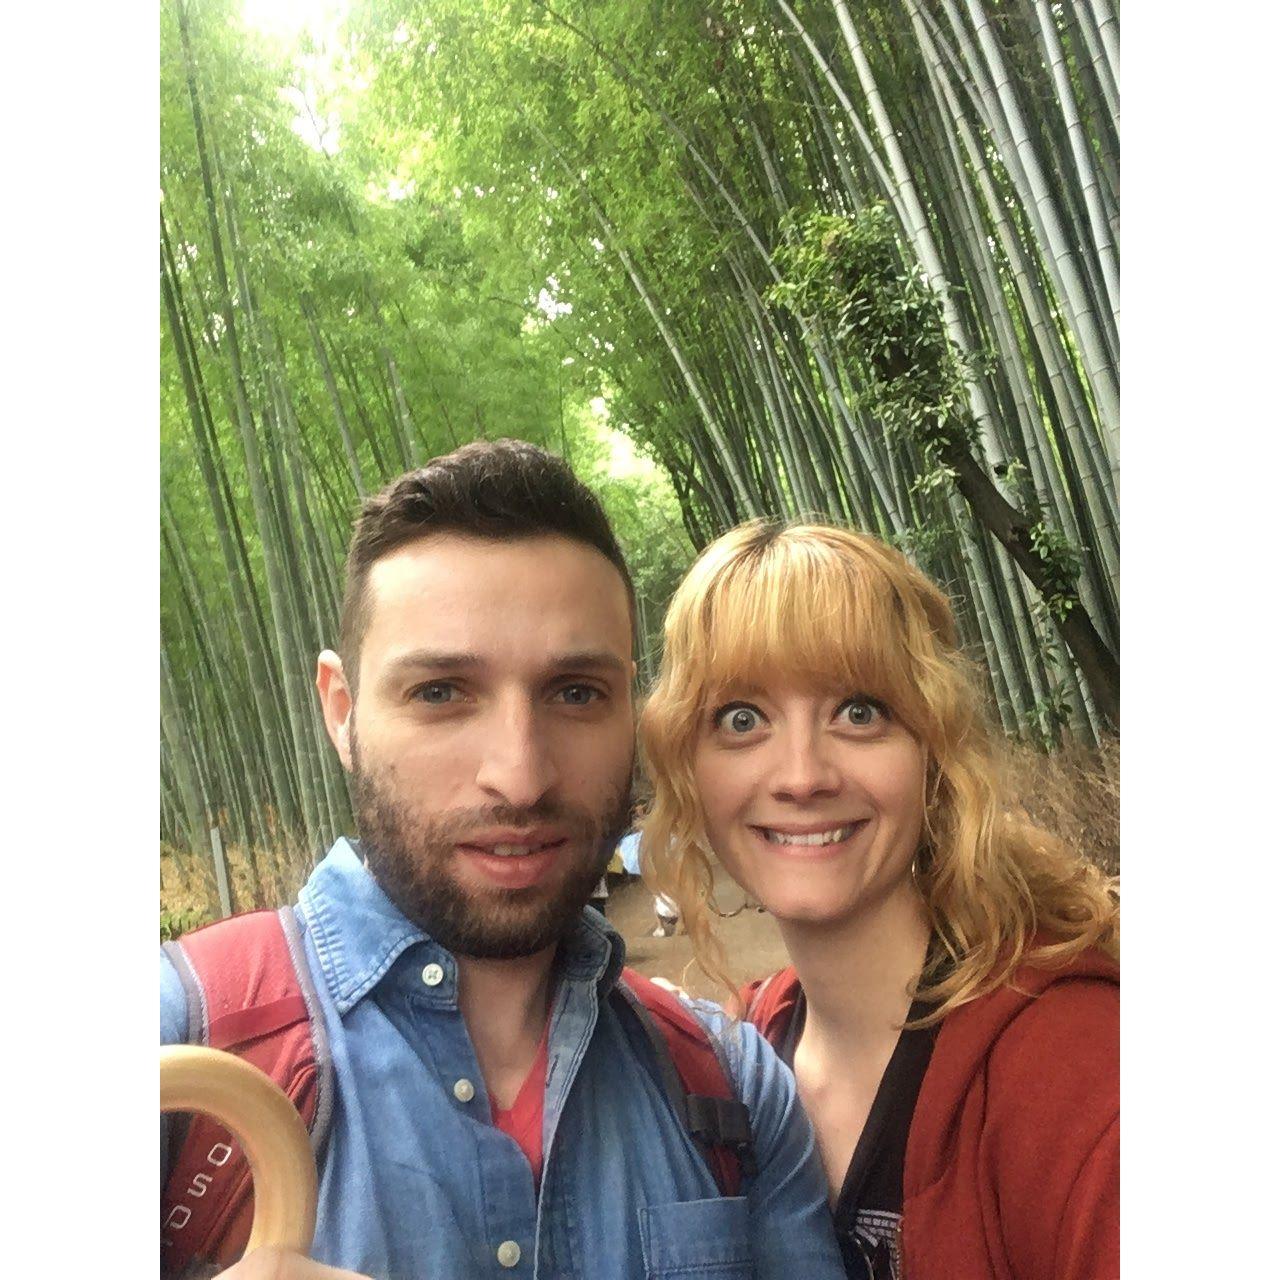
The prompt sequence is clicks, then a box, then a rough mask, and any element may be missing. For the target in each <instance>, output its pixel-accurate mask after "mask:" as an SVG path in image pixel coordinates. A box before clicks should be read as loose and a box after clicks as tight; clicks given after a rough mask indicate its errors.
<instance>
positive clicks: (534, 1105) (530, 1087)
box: [489, 1018, 551, 1186]
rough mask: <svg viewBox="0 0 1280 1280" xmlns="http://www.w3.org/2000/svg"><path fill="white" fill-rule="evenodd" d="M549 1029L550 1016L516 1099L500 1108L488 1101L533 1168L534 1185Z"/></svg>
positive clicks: (538, 1165)
mask: <svg viewBox="0 0 1280 1280" xmlns="http://www.w3.org/2000/svg"><path fill="white" fill-rule="evenodd" d="M550 1032H551V1019H550V1018H548V1019H547V1025H546V1026H545V1027H544V1028H543V1030H542V1040H541V1042H540V1043H539V1044H538V1052H537V1053H536V1054H535V1055H534V1058H533V1066H531V1067H530V1068H529V1074H528V1075H527V1076H525V1078H524V1084H522V1085H521V1086H520V1092H519V1093H517V1094H516V1100H515V1101H514V1102H513V1103H512V1104H511V1105H510V1106H509V1107H508V1108H506V1110H503V1109H502V1108H501V1107H499V1106H498V1104H497V1103H496V1102H493V1101H492V1100H490V1104H489V1105H490V1108H491V1110H492V1111H493V1123H494V1124H495V1125H496V1126H497V1127H498V1128H499V1129H501V1130H502V1132H503V1133H505V1134H506V1135H507V1136H508V1137H509V1138H514V1139H515V1140H516V1142H517V1143H519V1144H520V1150H521V1151H523V1152H524V1154H525V1158H526V1159H527V1160H528V1161H529V1166H530V1168H532V1170H533V1182H534V1185H535V1186H536V1185H537V1184H538V1182H539V1181H540V1179H541V1178H542V1095H543V1093H544V1092H545V1091H546V1087H547V1040H548V1037H549V1035H550Z"/></svg>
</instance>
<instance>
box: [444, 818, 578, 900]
mask: <svg viewBox="0 0 1280 1280" xmlns="http://www.w3.org/2000/svg"><path fill="white" fill-rule="evenodd" d="M568 843H569V836H568V834H567V833H566V832H565V831H563V830H561V831H555V830H551V829H544V830H541V831H484V832H475V833H472V834H471V835H470V836H468V838H467V839H466V840H460V841H458V843H457V845H456V846H455V848H456V849H457V851H458V853H460V854H461V855H462V856H463V857H464V858H465V859H466V862H467V864H468V865H469V866H471V867H472V868H473V869H474V871H475V872H477V873H478V874H479V875H480V876H481V877H482V879H484V880H485V881H487V882H489V883H490V884H493V885H495V886H498V887H500V888H504V889H527V888H530V887H531V886H533V885H535V884H537V883H539V882H540V881H541V880H543V878H544V877H546V876H548V875H550V874H551V872H552V869H553V868H554V867H556V866H558V865H559V864H560V861H561V858H560V854H561V852H562V851H563V850H564V849H565V848H566V847H567V846H568Z"/></svg>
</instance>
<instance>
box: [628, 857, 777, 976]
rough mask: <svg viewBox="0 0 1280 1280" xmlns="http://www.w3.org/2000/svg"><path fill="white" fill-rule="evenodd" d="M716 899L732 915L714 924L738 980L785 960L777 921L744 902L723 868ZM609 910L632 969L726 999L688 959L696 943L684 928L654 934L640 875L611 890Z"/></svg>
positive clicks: (649, 904)
mask: <svg viewBox="0 0 1280 1280" xmlns="http://www.w3.org/2000/svg"><path fill="white" fill-rule="evenodd" d="M715 899H716V904H717V906H718V907H719V910H720V911H721V912H723V913H725V915H726V916H728V917H729V918H727V919H721V920H718V921H717V922H716V924H717V932H718V934H719V935H720V938H721V940H722V941H723V942H724V944H725V949H726V951H727V952H728V954H729V968H730V971H731V973H732V974H733V976H734V978H735V979H738V980H739V981H746V980H747V979H749V978H759V977H763V976H764V975H765V974H766V973H772V972H773V971H774V970H775V969H780V968H781V967H782V966H783V965H785V964H786V962H787V953H786V951H785V950H784V949H783V946H782V939H781V938H780V937H779V936H778V930H777V926H776V925H775V924H774V923H773V920H772V919H771V918H770V917H769V916H768V915H766V914H765V913H764V912H763V911H759V910H756V909H755V908H754V907H750V906H746V905H745V899H744V895H743V892H742V890H741V889H739V888H738V886H737V885H736V884H734V883H733V881H732V880H730V879H729V877H728V876H727V875H725V874H724V873H723V872H722V871H719V869H717V873H716V882H715ZM605 914H606V915H607V916H608V918H609V922H610V923H611V924H612V925H613V927H614V928H615V929H617V931H618V932H619V933H620V934H622V936H623V938H624V939H625V940H626V944H627V963H628V964H629V965H631V966H632V968H634V969H638V970H639V971H640V972H641V973H643V974H645V975H647V976H648V977H651V978H653V977H658V978H666V979H667V980H668V981H670V982H675V983H677V984H679V985H681V986H683V987H684V988H685V989H686V990H687V991H689V992H690V993H691V994H693V995H700V996H707V997H709V998H711V999H714V1000H720V999H722V994H721V993H720V992H717V991H716V990H714V988H713V986H712V984H711V983H710V982H709V981H708V980H707V978H706V977H704V976H703V974H702V973H701V971H700V970H699V969H698V968H697V967H696V966H695V965H690V964H689V962H690V960H691V959H692V958H693V948H692V947H691V946H690V945H689V938H688V936H687V935H686V934H685V933H684V932H683V931H680V932H677V933H676V934H675V935H674V936H673V937H670V938H655V937H653V936H652V934H653V929H654V924H655V921H654V916H653V894H651V893H650V892H649V891H648V890H647V889H646V888H645V887H644V885H643V884H642V883H641V882H640V881H639V880H629V881H628V882H627V883H626V884H623V885H620V886H618V887H617V888H615V889H613V890H612V891H611V892H610V894H609V903H608V906H607V908H606V911H605ZM686 966H687V971H686Z"/></svg>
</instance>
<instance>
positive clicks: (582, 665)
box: [548, 649, 631, 675]
mask: <svg viewBox="0 0 1280 1280" xmlns="http://www.w3.org/2000/svg"><path fill="white" fill-rule="evenodd" d="M548 666H549V667H550V669H551V670H553V671H608V672H614V673H616V674H619V675H629V674H630V672H631V664H630V662H627V661H624V660H623V659H622V658H620V657H619V656H618V655H617V654H616V653H613V652H611V651H610V650H608V649H584V650H582V651H581V652H578V653H565V654H562V655H560V656H559V657H558V658H553V659H552V660H551V662H550V663H549V664H548Z"/></svg>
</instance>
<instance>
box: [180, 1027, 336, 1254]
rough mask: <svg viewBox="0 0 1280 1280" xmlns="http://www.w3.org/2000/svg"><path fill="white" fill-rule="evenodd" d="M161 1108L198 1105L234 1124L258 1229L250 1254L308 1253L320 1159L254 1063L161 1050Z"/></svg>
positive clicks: (202, 1051)
mask: <svg viewBox="0 0 1280 1280" xmlns="http://www.w3.org/2000/svg"><path fill="white" fill-rule="evenodd" d="M160 1110H161V1111H199V1112H202V1113H204V1114H205V1115H210V1116H212V1117H213V1118H214V1119H215V1120H217V1121H218V1123H219V1124H222V1125H225V1126H226V1128H228V1129H230V1130H231V1132H232V1133H233V1134H235V1136H236V1138H237V1139H239V1142H240V1145H241V1146H242V1147H243V1148H244V1153H245V1155H246V1156H247V1157H248V1160H249V1168H250V1169H251V1170H252V1171H253V1199H254V1209H253V1229H252V1231H250V1233H249V1243H248V1244H247V1245H246V1246H245V1253H246V1254H249V1253H252V1252H253V1250H254V1249H258V1248H261V1247H262V1246H263V1245H278V1246H279V1247H280V1248H282V1249H291V1250H293V1251H294V1252H295V1253H301V1254H304V1255H305V1254H306V1253H308V1252H309V1251H310V1249H311V1238H312V1236H313V1235H314V1234H315V1229H316V1164H315V1159H314V1157H313V1156H312V1154H311V1140H310V1138H309V1137H308V1136H307V1126H306V1125H305V1124H303V1123H302V1117H301V1116H300V1115H298V1111H297V1108H296V1107H295V1106H294V1105H293V1103H292V1102H290V1101H289V1099H288V1098H287V1097H285V1095H284V1093H283V1091H282V1090H281V1089H280V1088H279V1087H278V1086H277V1085H276V1084H275V1083H274V1081H272V1080H271V1079H270V1078H269V1077H267V1076H266V1075H264V1074H263V1073H262V1072H261V1071H259V1070H258V1068H257V1067H255V1066H253V1065H252V1064H251V1063H248V1062H245V1061H244V1060H243V1059H242V1058H237V1057H236V1056H235V1055H234V1054H230V1053H223V1052H222V1050H221V1049H206V1048H203V1047H202V1046H200V1045H189V1044H182V1045H168V1046H166V1047H165V1048H162V1049H161V1050H160Z"/></svg>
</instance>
